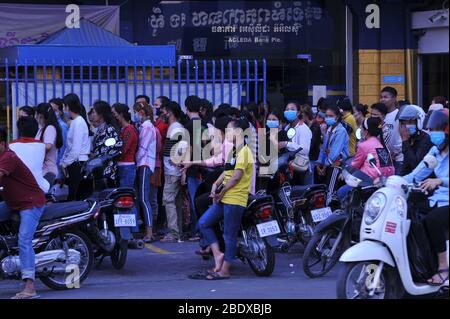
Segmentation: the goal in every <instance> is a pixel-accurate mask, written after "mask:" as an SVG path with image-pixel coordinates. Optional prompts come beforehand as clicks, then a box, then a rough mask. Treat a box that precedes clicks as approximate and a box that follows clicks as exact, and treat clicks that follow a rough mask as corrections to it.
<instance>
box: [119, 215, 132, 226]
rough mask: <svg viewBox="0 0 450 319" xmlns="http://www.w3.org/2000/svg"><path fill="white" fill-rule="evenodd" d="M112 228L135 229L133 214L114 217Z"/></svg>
mask: <svg viewBox="0 0 450 319" xmlns="http://www.w3.org/2000/svg"><path fill="white" fill-rule="evenodd" d="M114 226H116V227H135V226H136V216H135V215H134V214H117V215H114Z"/></svg>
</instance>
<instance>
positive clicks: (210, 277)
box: [205, 272, 230, 280]
mask: <svg viewBox="0 0 450 319" xmlns="http://www.w3.org/2000/svg"><path fill="white" fill-rule="evenodd" d="M205 279H206V280H225V279H230V276H227V277H222V276H221V275H220V274H219V273H218V272H213V273H212V274H209V275H208V276H206V277H205Z"/></svg>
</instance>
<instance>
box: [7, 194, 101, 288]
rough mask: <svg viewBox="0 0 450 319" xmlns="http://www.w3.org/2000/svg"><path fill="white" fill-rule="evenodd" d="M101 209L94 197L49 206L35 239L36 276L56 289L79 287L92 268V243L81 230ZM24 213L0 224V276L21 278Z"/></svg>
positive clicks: (14, 215)
mask: <svg viewBox="0 0 450 319" xmlns="http://www.w3.org/2000/svg"><path fill="white" fill-rule="evenodd" d="M96 212H97V203H96V202H95V201H93V200H87V201H76V202H66V203H57V204H50V205H48V206H47V207H46V208H45V210H44V213H43V215H42V217H41V220H40V223H39V225H38V227H37V230H36V233H35V235H34V240H33V249H34V251H35V267H36V277H38V278H39V279H40V280H41V281H42V283H43V284H44V285H46V286H47V287H49V288H51V289H54V290H65V289H71V288H78V287H79V285H80V284H81V283H82V282H83V281H84V280H85V279H86V278H87V276H88V275H89V272H90V271H91V268H92V264H93V260H94V255H93V248H92V243H91V241H90V240H89V238H88V237H87V236H86V235H85V234H84V233H83V232H81V231H79V228H80V226H82V225H84V224H86V223H87V222H88V221H89V220H90V219H91V218H92V216H93V215H94V214H95V213H96ZM19 225H20V216H19V215H18V214H13V216H12V219H11V220H10V221H6V222H3V223H0V278H3V279H15V280H20V279H21V270H20V259H19V243H18V240H19V237H18V234H19Z"/></svg>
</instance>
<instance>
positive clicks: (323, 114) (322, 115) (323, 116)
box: [317, 112, 325, 118]
mask: <svg viewBox="0 0 450 319" xmlns="http://www.w3.org/2000/svg"><path fill="white" fill-rule="evenodd" d="M317 115H319V116H320V117H322V118H325V113H323V112H319V113H317Z"/></svg>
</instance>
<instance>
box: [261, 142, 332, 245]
mask: <svg viewBox="0 0 450 319" xmlns="http://www.w3.org/2000/svg"><path fill="white" fill-rule="evenodd" d="M300 150H301V149H299V150H296V151H287V152H284V153H283V154H281V155H280V156H279V157H278V160H277V164H278V167H277V168H276V169H274V170H273V171H275V173H273V174H266V175H261V174H260V177H259V178H260V185H261V186H262V187H261V188H262V189H261V190H260V191H259V192H260V193H262V194H266V193H267V194H269V195H271V196H272V197H273V198H274V200H275V217H276V219H277V221H278V223H279V224H280V225H282V231H281V234H280V236H279V239H278V240H279V241H280V242H281V246H280V249H281V251H283V252H288V251H289V249H290V248H291V247H292V246H293V245H294V244H295V243H296V242H301V243H302V244H303V245H306V244H307V243H308V241H309V240H310V239H311V237H312V236H313V233H314V227H315V226H316V224H318V223H319V222H321V221H322V220H324V219H326V218H327V217H328V216H330V215H331V214H332V209H331V207H329V206H328V207H327V206H326V186H325V185H323V184H314V185H307V186H292V185H291V182H292V176H293V173H292V170H291V168H290V162H291V161H292V160H293V159H294V158H295V155H296V154H297V153H298V152H299V151H300Z"/></svg>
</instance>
